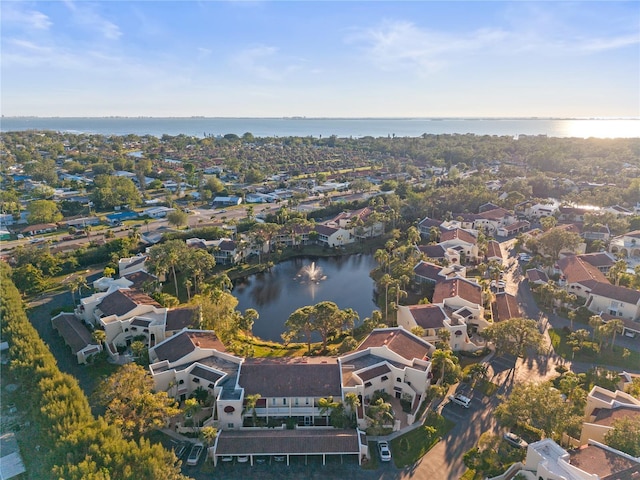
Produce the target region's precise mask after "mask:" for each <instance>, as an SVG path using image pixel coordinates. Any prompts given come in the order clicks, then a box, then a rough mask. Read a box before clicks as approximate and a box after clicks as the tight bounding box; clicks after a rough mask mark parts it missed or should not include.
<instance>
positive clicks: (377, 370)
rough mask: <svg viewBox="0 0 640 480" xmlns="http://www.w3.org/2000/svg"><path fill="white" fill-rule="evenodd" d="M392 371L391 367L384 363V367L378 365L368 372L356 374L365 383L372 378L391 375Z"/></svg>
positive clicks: (362, 371) (361, 371)
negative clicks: (386, 374)
mask: <svg viewBox="0 0 640 480" xmlns="http://www.w3.org/2000/svg"><path fill="white" fill-rule="evenodd" d="M390 371H391V369H390V368H389V365H387V364H386V363H383V364H382V365H378V366H376V367H373V368H369V369H367V370H359V371H358V372H356V373H357V374H358V376H359V377H360V379H361V380H362V381H363V382H366V381H368V380H371V379H372V378H376V377H380V376H382V375H384V374H385V373H389V372H390Z"/></svg>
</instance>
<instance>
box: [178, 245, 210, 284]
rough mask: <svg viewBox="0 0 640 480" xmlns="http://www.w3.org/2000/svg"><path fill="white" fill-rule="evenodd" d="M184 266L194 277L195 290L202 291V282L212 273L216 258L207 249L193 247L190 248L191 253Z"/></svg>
mask: <svg viewBox="0 0 640 480" xmlns="http://www.w3.org/2000/svg"><path fill="white" fill-rule="evenodd" d="M184 266H185V270H186V272H187V274H189V275H191V277H192V278H193V287H194V288H195V292H196V293H198V292H199V291H200V284H201V283H202V281H203V280H204V278H205V276H206V275H208V274H210V273H211V272H212V271H213V269H214V268H215V266H216V259H215V257H214V256H213V255H211V254H210V253H209V252H207V251H206V250H201V249H199V248H198V249H193V250H189V253H188V255H187V257H186V258H185V261H184Z"/></svg>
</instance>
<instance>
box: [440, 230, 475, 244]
mask: <svg viewBox="0 0 640 480" xmlns="http://www.w3.org/2000/svg"><path fill="white" fill-rule="evenodd" d="M451 240H460V241H462V242H466V243H470V244H472V245H475V244H476V242H477V239H476V237H474V236H473V235H471V234H470V233H469V232H467V231H466V230H462V229H460V228H454V229H452V230H445V231H444V232H442V233H441V234H440V243H444V242H448V241H451Z"/></svg>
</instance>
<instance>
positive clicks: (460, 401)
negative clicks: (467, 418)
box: [449, 393, 471, 408]
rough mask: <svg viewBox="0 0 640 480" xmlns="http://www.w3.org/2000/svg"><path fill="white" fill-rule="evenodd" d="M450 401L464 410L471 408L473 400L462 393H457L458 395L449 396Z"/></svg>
mask: <svg viewBox="0 0 640 480" xmlns="http://www.w3.org/2000/svg"><path fill="white" fill-rule="evenodd" d="M449 400H451V401H452V402H453V403H455V404H457V405H460V406H461V407H464V408H469V404H470V403H471V399H470V398H469V397H465V396H464V395H462V394H461V393H457V394H456V395H449Z"/></svg>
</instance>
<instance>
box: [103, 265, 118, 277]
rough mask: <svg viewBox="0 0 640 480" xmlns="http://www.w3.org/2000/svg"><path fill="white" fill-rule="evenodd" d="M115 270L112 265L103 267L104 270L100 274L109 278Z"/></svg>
mask: <svg viewBox="0 0 640 480" xmlns="http://www.w3.org/2000/svg"><path fill="white" fill-rule="evenodd" d="M115 273H116V270H115V268H113V267H104V270H103V272H102V275H104V276H105V277H107V278H111V277H113V276H114V275H115Z"/></svg>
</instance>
